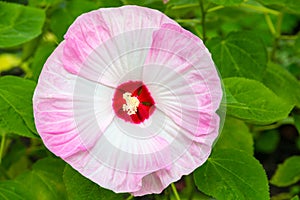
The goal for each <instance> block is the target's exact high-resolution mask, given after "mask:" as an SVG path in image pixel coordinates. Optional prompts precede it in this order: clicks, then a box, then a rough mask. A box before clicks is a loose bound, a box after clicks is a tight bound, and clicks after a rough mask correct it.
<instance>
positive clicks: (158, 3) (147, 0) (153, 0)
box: [121, 0, 165, 11]
mask: <svg viewBox="0 0 300 200" xmlns="http://www.w3.org/2000/svg"><path fill="white" fill-rule="evenodd" d="M121 1H122V2H123V3H124V4H125V5H138V6H144V7H148V8H154V9H157V10H161V11H163V10H164V8H165V4H164V3H163V0H121Z"/></svg>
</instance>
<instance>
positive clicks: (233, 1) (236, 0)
mask: <svg viewBox="0 0 300 200" xmlns="http://www.w3.org/2000/svg"><path fill="white" fill-rule="evenodd" d="M209 1H210V2H212V3H215V4H218V5H223V6H232V5H237V4H240V3H243V2H244V0H209Z"/></svg>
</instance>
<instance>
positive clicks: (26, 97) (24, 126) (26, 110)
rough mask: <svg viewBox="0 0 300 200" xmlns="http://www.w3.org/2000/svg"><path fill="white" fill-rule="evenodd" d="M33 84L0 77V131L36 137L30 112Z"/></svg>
mask: <svg viewBox="0 0 300 200" xmlns="http://www.w3.org/2000/svg"><path fill="white" fill-rule="evenodd" d="M34 88H35V83H34V82H33V81H30V80H26V79H23V78H19V77H14V76H4V77H0V130H2V131H1V132H4V133H15V134H18V135H21V136H25V137H37V136H36V135H35V134H37V133H36V130H35V126H34V120H33V112H32V100H31V99H32V95H33V91H34Z"/></svg>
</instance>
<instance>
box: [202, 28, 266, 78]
mask: <svg viewBox="0 0 300 200" xmlns="http://www.w3.org/2000/svg"><path fill="white" fill-rule="evenodd" d="M207 47H208V48H209V50H210V51H211V53H212V57H213V60H214V62H215V64H216V66H217V67H218V69H219V71H220V73H221V75H222V77H223V78H226V77H234V76H238V77H246V78H251V79H256V80H260V79H261V78H262V76H263V74H264V71H265V69H266V67H267V52H266V48H265V46H264V44H263V42H262V40H261V39H260V37H258V36H257V35H255V34H254V33H253V32H232V33H230V34H228V36H227V37H226V38H225V39H224V40H222V39H221V38H213V39H211V40H209V41H208V42H207Z"/></svg>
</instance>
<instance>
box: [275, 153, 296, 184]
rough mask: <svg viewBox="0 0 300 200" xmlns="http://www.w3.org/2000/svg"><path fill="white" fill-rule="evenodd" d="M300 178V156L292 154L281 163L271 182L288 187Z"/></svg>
mask: <svg viewBox="0 0 300 200" xmlns="http://www.w3.org/2000/svg"><path fill="white" fill-rule="evenodd" d="M299 180H300V156H292V157H290V158H288V159H286V160H285V161H284V163H283V164H280V165H279V166H278V168H277V170H276V172H275V174H274V175H273V177H272V178H271V181H270V182H271V183H272V184H273V185H276V186H278V187H286V186H289V185H292V184H294V183H297V182H298V181H299Z"/></svg>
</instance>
